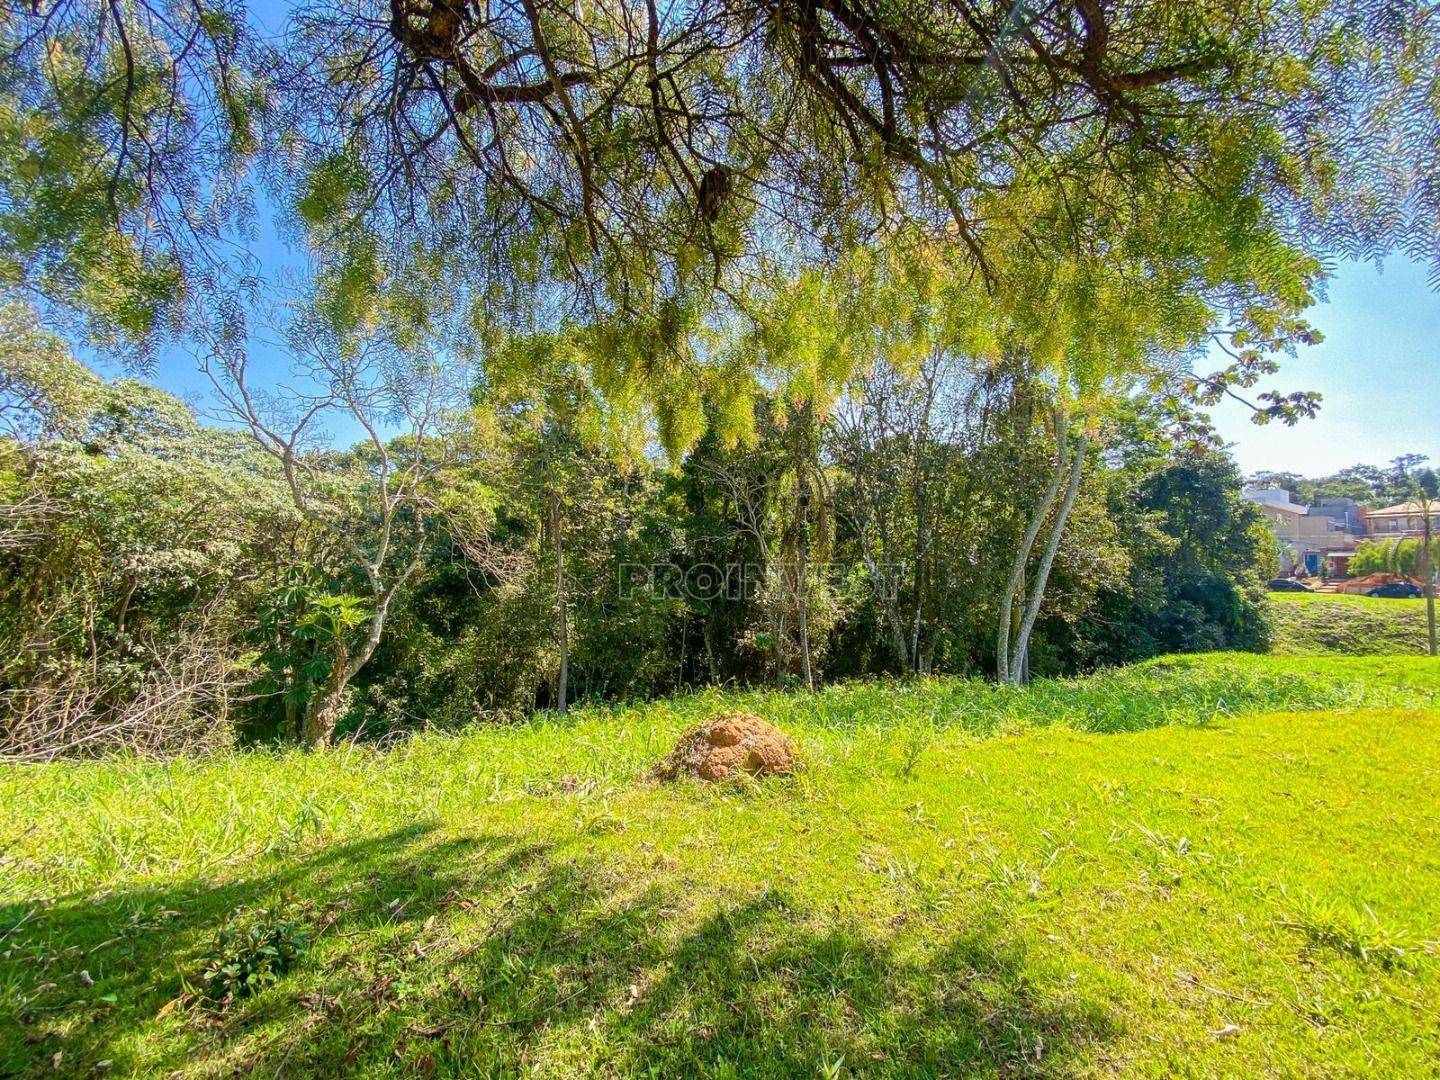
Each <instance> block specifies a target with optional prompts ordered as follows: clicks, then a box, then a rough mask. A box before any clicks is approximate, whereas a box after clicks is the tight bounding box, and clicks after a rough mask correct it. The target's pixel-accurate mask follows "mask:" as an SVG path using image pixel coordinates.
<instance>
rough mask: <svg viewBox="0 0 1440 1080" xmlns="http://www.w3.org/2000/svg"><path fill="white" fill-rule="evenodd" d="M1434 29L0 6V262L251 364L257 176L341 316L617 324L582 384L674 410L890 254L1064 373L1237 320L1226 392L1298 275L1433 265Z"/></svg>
mask: <svg viewBox="0 0 1440 1080" xmlns="http://www.w3.org/2000/svg"><path fill="white" fill-rule="evenodd" d="M1437 22H1440V18H1437V15H1436V11H1435V9H1434V7H1433V5H1428V4H1424V3H1419V2H1403V3H1398V4H1397V3H1393V2H1389V0H1363V2H1361V0H1356V2H1347V3H1307V4H1298V5H1297V4H1293V3H1289V2H1282V0H1245V2H1242V3H1219V2H1205V3H1193V2H1183V3H1181V2H1177V0H1143V2H1142V0H1136V2H1127V3H1117V2H1107V0H1080V2H1077V3H1069V2H1062V0H1048V2H1038V3H1026V4H1001V3H993V4H992V3H976V2H974V0H955V2H948V3H935V2H925V0H913V2H912V0H898V2H892V0H885V2H861V3H852V2H849V0H839V2H824V0H798V2H797V0H759V2H757V0H698V2H689V3H679V4H671V5H660V4H658V3H656V2H653V0H652V2H647V3H646V4H643V5H641V4H635V3H624V2H611V0H601V2H589V3H585V4H581V5H579V6H576V5H573V4H570V3H560V2H559V0H499V2H493V3H485V4H480V3H471V2H466V0H389V2H387V3H385V4H379V3H374V2H372V0H361V2H357V3H345V4H340V3H334V2H330V0H326V2H309V3H302V4H299V5H297V6H294V7H293V8H290V9H289V10H288V11H287V13H286V17H285V20H284V23H283V25H282V26H280V27H278V28H277V30H278V33H275V34H268V33H262V32H260V30H259V28H258V26H257V24H256V22H255V20H254V18H253V15H252V13H251V12H250V11H249V10H248V9H247V8H246V6H245V5H244V4H242V3H207V2H203V0H185V2H175V3H163V2H160V0H128V2H114V3H107V4H88V3H83V2H81V0H59V2H56V3H52V4H49V5H45V6H37V7H33V8H30V7H21V6H15V5H12V6H10V7H7V9H6V11H5V18H4V30H3V50H4V56H5V60H6V63H5V65H4V75H3V78H0V123H3V124H4V125H5V127H6V137H5V138H4V139H3V140H0V146H3V147H4V149H3V151H0V206H3V210H4V213H3V214H0V274H3V276H4V280H5V282H6V284H7V285H8V286H11V287H20V288H22V289H28V290H31V291H32V292H35V293H37V294H42V295H43V296H44V297H45V298H46V300H47V301H48V302H49V303H51V304H52V305H55V306H58V307H59V308H61V309H68V310H70V311H72V312H78V313H80V314H82V315H83V316H85V317H87V318H88V319H89V320H91V324H92V326H93V327H95V328H96V329H97V330H98V331H99V332H102V333H105V334H110V335H112V336H113V335H119V336H120V337H125V338H129V339H132V340H148V339H153V338H154V337H155V336H156V335H159V334H163V333H165V332H167V331H173V330H177V329H189V330H204V331H205V332H207V333H208V334H210V335H211V336H212V337H214V338H218V339H219V340H222V341H228V342H229V344H230V346H231V347H238V344H237V343H238V342H239V341H241V340H242V339H243V327H244V321H243V312H244V304H243V303H242V302H241V300H243V297H244V285H245V283H246V281H247V279H248V275H249V274H251V273H253V271H254V269H255V267H254V265H253V264H252V263H249V262H247V260H246V259H244V258H242V257H240V254H239V252H238V251H237V245H243V244H244V242H245V240H246V238H247V237H248V236H249V235H251V230H253V228H254V224H253V216H252V215H253V213H254V211H255V209H256V204H255V201H254V200H253V198H252V192H251V185H257V184H258V185H259V188H260V190H262V191H263V197H262V198H261V200H260V203H259V209H260V210H261V211H267V210H271V211H275V212H277V213H279V214H280V216H281V217H282V218H283V219H284V222H285V223H287V224H286V227H287V228H289V229H290V230H291V231H292V234H293V235H294V236H295V237H296V238H297V239H300V240H302V241H303V243H304V245H305V246H306V248H307V250H308V251H309V252H310V254H311V255H312V257H313V259H314V263H315V272H316V281H317V297H318V299H319V300H320V301H321V307H322V309H323V310H325V311H326V312H327V313H328V314H329V315H330V316H331V318H332V319H333V320H334V321H335V322H336V323H337V324H338V325H339V326H340V328H341V329H347V328H348V329H352V330H357V331H358V330H373V329H375V328H376V327H386V326H389V327H391V328H392V329H394V328H397V327H402V326H403V327H408V328H409V331H410V332H412V333H413V332H417V329H418V331H421V332H426V333H435V334H442V335H443V336H445V337H446V338H447V340H449V342H450V344H451V346H452V347H456V346H457V344H458V342H460V341H461V340H462V339H463V340H465V341H466V342H470V343H473V342H474V341H479V342H481V343H483V342H485V341H487V340H488V336H489V335H491V334H494V333H497V332H513V331H516V330H546V331H551V332H555V331H561V330H565V329H568V328H573V327H575V326H580V327H586V328H589V329H590V330H592V331H597V328H600V327H604V328H605V329H604V330H603V334H604V337H603V342H602V343H603V348H597V349H594V350H591V351H590V353H589V356H590V358H591V360H592V361H594V362H595V363H597V364H599V363H603V364H605V365H607V366H608V372H609V374H610V376H611V378H610V380H609V381H610V382H612V383H623V384H625V385H626V386H627V388H628V389H631V390H633V389H634V387H635V386H637V385H643V386H645V387H646V388H647V390H648V388H649V387H651V386H653V387H654V391H655V396H656V398H657V400H658V403H659V404H660V406H661V408H662V410H664V409H670V410H672V411H673V409H674V408H675V406H676V403H677V402H683V401H686V400H693V399H695V398H696V397H697V396H698V395H700V394H703V393H704V392H706V391H707V389H709V388H712V387H713V385H714V384H716V383H725V384H727V385H733V379H732V377H733V375H734V372H735V369H736V367H737V366H739V367H742V368H743V369H744V371H745V374H747V375H758V377H759V378H761V379H772V380H773V379H775V378H777V377H779V376H784V375H793V374H794V372H793V370H792V369H791V368H787V367H785V366H784V365H782V366H781V368H780V369H779V372H778V375H777V373H776V372H773V371H765V370H763V368H762V369H760V370H759V371H758V372H757V370H756V369H757V367H758V366H759V365H760V364H761V362H762V361H763V360H764V359H765V357H766V356H767V355H769V354H766V353H763V352H758V353H753V354H748V355H745V356H742V357H741V359H740V360H739V361H737V359H736V357H735V353H734V350H733V349H725V348H718V347H717V346H716V338H717V335H718V336H719V337H720V338H721V339H724V340H729V341H741V342H743V341H746V340H748V339H749V337H750V335H753V334H754V333H757V332H764V331H765V330H766V328H767V326H768V327H770V328H771V329H772V330H773V328H774V326H776V325H781V326H785V327H787V328H788V329H789V330H790V331H791V333H792V336H796V337H798V338H799V339H801V340H802V341H803V340H805V339H806V338H807V336H808V337H812V338H813V337H815V336H817V335H823V333H824V330H823V324H824V323H825V322H826V321H827V320H829V319H830V318H832V317H834V316H835V314H836V310H835V309H834V308H832V309H829V310H823V311H810V312H809V313H808V314H809V321H808V322H806V323H805V324H804V325H799V326H797V325H796V319H797V314H796V310H795V307H794V305H793V303H791V302H790V301H791V300H792V298H793V297H794V290H795V289H797V288H800V289H804V288H806V287H807V286H805V285H804V284H803V282H804V280H805V274H806V273H807V272H812V271H817V270H818V271H821V272H823V273H826V274H831V273H835V272H837V271H841V272H843V270H844V268H845V267H846V266H847V265H848V264H849V263H850V261H851V260H853V259H854V258H855V255H856V252H857V251H861V250H866V251H871V252H880V253H881V255H880V258H882V259H884V258H886V256H885V255H884V254H883V253H884V252H885V251H887V250H891V249H894V248H897V247H898V248H900V249H902V251H903V250H906V249H909V248H911V247H913V246H914V245H916V244H922V245H927V246H928V248H929V250H930V251H932V252H934V255H933V257H934V258H937V259H941V260H943V261H944V262H945V263H946V264H947V270H948V272H949V273H950V274H952V275H953V276H954V278H955V279H956V280H957V281H958V282H961V283H963V285H964V286H965V287H966V288H968V289H970V290H972V291H974V292H975V293H976V294H977V295H979V296H981V297H983V298H987V300H988V302H984V303H982V302H976V303H974V304H972V305H971V306H970V307H969V308H967V309H966V310H968V311H969V312H970V316H971V319H972V322H973V327H972V333H973V334H978V335H979V336H982V337H983V336H986V335H989V336H992V337H994V336H1003V337H1005V339H1006V341H1007V344H1008V345H1009V346H1010V347H1013V348H1020V349H1024V350H1033V351H1034V352H1036V353H1037V354H1039V355H1041V356H1042V358H1043V357H1045V356H1046V355H1050V356H1060V355H1063V356H1064V357H1065V362H1066V364H1068V365H1070V366H1071V367H1072V368H1080V367H1083V366H1085V365H1096V364H1103V363H1104V362H1109V363H1112V364H1118V363H1128V364H1131V365H1133V364H1134V363H1136V361H1137V358H1139V357H1141V356H1143V355H1144V354H1146V353H1147V352H1149V351H1151V350H1155V349H1169V350H1173V349H1174V348H1175V347H1176V346H1177V345H1185V344H1192V345H1193V344H1194V343H1196V342H1197V341H1200V340H1203V338H1204V336H1205V334H1206V333H1207V332H1217V331H1219V332H1238V333H1239V334H1240V339H1239V340H1238V341H1236V342H1234V343H1233V344H1234V346H1235V347H1236V350H1237V351H1236V365H1237V367H1236V369H1235V370H1233V371H1232V372H1231V373H1230V378H1231V379H1232V380H1235V379H1238V380H1243V379H1244V378H1246V377H1247V374H1249V373H1252V372H1253V370H1254V367H1255V365H1256V364H1259V363H1263V359H1262V358H1261V355H1260V354H1261V353H1262V352H1263V348H1257V345H1260V346H1264V345H1277V344H1278V345H1282V346H1283V344H1284V343H1285V341H1286V340H1288V338H1287V337H1286V335H1285V333H1284V331H1285V330H1287V329H1291V330H1293V329H1294V327H1293V325H1292V323H1291V322H1290V320H1291V319H1292V318H1293V315H1294V313H1295V311H1296V310H1298V309H1300V308H1303V306H1304V305H1305V304H1306V303H1308V301H1309V299H1310V297H1311V295H1312V289H1313V287H1314V284H1315V282H1316V281H1317V279H1318V278H1319V277H1320V276H1321V274H1322V263H1321V262H1319V261H1317V259H1323V258H1325V257H1329V256H1333V255H1337V254H1346V255H1362V256H1363V255H1372V256H1373V255H1379V254H1381V253H1383V252H1385V251H1388V250H1393V249H1395V248H1400V249H1403V250H1405V251H1407V252H1408V253H1409V254H1410V255H1412V256H1414V257H1417V258H1422V259H1428V260H1431V261H1432V262H1433V261H1434V260H1435V258H1436V256H1437V246H1436V230H1435V225H1436V220H1437V212H1436V211H1437V206H1440V192H1437V190H1436V189H1435V187H1434V185H1433V183H1431V182H1430V181H1429V179H1428V178H1429V177H1432V176H1433V175H1434V174H1435V172H1436V168H1435V166H1436V165H1437V162H1436V155H1437V153H1440V151H1437V146H1440V138H1437V134H1440V127H1437V112H1440V106H1437V102H1440V94H1437V92H1436V87H1437V81H1436V79H1437V67H1440V49H1437V47H1436V46H1437V33H1440V26H1437ZM900 257H901V258H907V257H908V256H905V255H903V254H902V255H901V256H900ZM797 281H798V282H800V283H801V284H799V285H797V284H796V283H797ZM422 283H423V286H422ZM226 297H229V298H230V300H231V302H228V303H227V302H225V299H226ZM777 310H778V314H777ZM1201 324H1204V325H1203V326H1202V325H1201ZM1197 327H1199V330H1197ZM397 332H398V331H397ZM597 332H599V331H597ZM1086 338H1093V339H1096V341H1098V342H1100V343H1101V344H1102V345H1103V348H1102V349H1099V350H1097V348H1096V347H1095V342H1093V341H1087V340H1085V339H1086ZM1097 351H1099V352H1103V353H1108V354H1109V357H1110V359H1109V361H1105V360H1104V358H1103V356H1097V355H1096V353H1097ZM792 359H793V357H792ZM805 374H806V375H807V376H813V375H814V371H813V370H812V371H811V372H807V373H805ZM1278 404H1283V403H1277V405H1278ZM740 411H743V410H736V412H737V414H738V413H739V412H740ZM678 441H681V442H684V441H686V440H683V439H682V440H678Z"/></svg>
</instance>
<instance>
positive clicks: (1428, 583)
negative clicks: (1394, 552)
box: [1420, 502, 1436, 656]
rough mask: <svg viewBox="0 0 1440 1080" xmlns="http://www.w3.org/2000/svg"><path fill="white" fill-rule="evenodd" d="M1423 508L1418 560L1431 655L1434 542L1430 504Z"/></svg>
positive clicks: (1433, 626)
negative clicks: (1422, 531) (1431, 551)
mask: <svg viewBox="0 0 1440 1080" xmlns="http://www.w3.org/2000/svg"><path fill="white" fill-rule="evenodd" d="M1424 509H1425V538H1424V540H1422V541H1421V547H1420V560H1421V565H1422V566H1423V567H1424V571H1423V574H1422V576H1421V578H1420V580H1421V583H1422V584H1423V586H1424V588H1425V621H1426V623H1427V624H1428V628H1429V632H1430V655H1431V656H1434V655H1436V653H1435V569H1434V567H1433V566H1431V564H1430V558H1431V556H1430V549H1431V545H1432V544H1434V542H1435V538H1434V534H1433V530H1432V528H1431V525H1430V504H1429V503H1428V502H1427V503H1426V504H1425V506H1424Z"/></svg>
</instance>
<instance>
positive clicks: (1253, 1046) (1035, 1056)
mask: <svg viewBox="0 0 1440 1080" xmlns="http://www.w3.org/2000/svg"><path fill="white" fill-rule="evenodd" d="M737 703H738V704H740V705H742V706H744V707H748V708H752V709H755V710H756V711H759V712H762V713H764V714H766V715H768V716H770V717H771V718H772V719H774V720H776V721H777V722H778V723H780V724H782V726H784V727H785V728H786V730H788V731H789V732H790V733H791V734H792V735H793V736H794V737H795V738H796V740H797V742H798V744H799V747H800V752H801V757H802V766H801V769H800V771H799V772H798V774H797V775H796V776H794V777H791V778H788V779H784V780H771V781H766V782H763V783H748V784H740V785H733V786H728V787H721V788H706V787H703V786H700V785H698V784H681V785H660V784H657V783H656V782H654V781H653V780H652V779H650V777H649V772H648V771H649V769H650V767H651V765H652V764H653V762H654V761H655V760H656V759H658V757H659V756H661V755H662V754H663V753H664V751H665V750H666V749H667V748H668V746H669V745H670V743H671V742H672V741H673V739H674V737H675V736H676V735H677V734H678V733H679V732H680V731H681V730H683V728H684V727H685V726H686V725H687V724H689V723H691V722H693V721H694V720H695V719H697V718H698V717H701V716H703V715H706V714H707V713H708V712H711V711H714V710H715V709H718V708H721V707H728V706H730V705H734V704H737ZM1437 706H1440V664H1437V663H1436V662H1435V661H1431V660H1426V659H1422V658H1416V659H1397V658H1378V659H1347V660H1331V659H1324V658H1320V659H1307V660H1286V659H1282V658H1265V657H1238V656H1218V657H1207V658H1194V659H1191V658H1186V659H1168V660H1163V661H1159V662H1155V663H1151V664H1146V665H1141V666H1140V667H1137V668H1133V669H1128V670H1125V671H1120V672H1113V673H1109V674H1106V675H1101V676H1096V677H1094V678H1091V679H1087V680H1077V681H1073V682H1051V683H1039V684H1037V685H1036V686H1034V687H1033V688H1030V689H1028V690H1025V691H1006V690H1000V689H996V688H993V687H986V686H983V685H982V684H978V683H973V682H967V681H963V680H939V679H937V680H930V681H927V682H924V683H919V684H915V685H913V686H908V687H907V686H895V685H885V684H873V685H871V684H860V685H852V686H845V687H838V688H833V689H830V690H826V691H824V692H821V693H819V694H815V695H780V694H760V695H744V696H741V697H739V698H731V697H725V696H723V695H718V694H703V695H697V696H695V697H691V698H686V699H683V700H680V701H676V702H668V703H656V704H652V705H647V706H642V707H637V708H635V709H631V710H622V709H607V710H594V711H582V712H580V713H579V714H577V715H575V716H574V717H572V718H571V719H570V720H568V721H560V720H556V719H539V720H536V721H534V722H530V723H526V724H523V725H517V726H515V727H512V728H505V729H495V728H490V729H478V730H475V731H473V732H469V733H466V734H462V735H459V736H439V735H435V736H424V737H420V738H417V739H415V740H413V741H411V742H409V743H406V744H403V745H400V746H397V747H395V748H393V749H390V750H388V751H380V750H370V749H364V748H355V749H347V748H341V749H338V750H335V751H331V752H328V753H324V754H314V755H304V754H299V753H283V754H270V753H250V754H235V755H229V756H224V757H219V758H213V759H209V760H205V761H199V762H175V763H168V764H143V763H136V762H108V763H99V764H90V765H82V766H74V765H55V766H45V767H40V768H24V769H22V768H10V769H7V770H4V771H0V807H3V814H0V847H3V849H4V854H3V858H4V867H3V872H0V1074H8V1073H19V1074H21V1075H25V1074H32V1073H33V1074H36V1075H55V1074H56V1073H57V1070H58V1073H59V1074H61V1075H63V1074H66V1073H71V1074H75V1075H86V1074H90V1073H92V1072H94V1071H96V1070H97V1069H98V1070H100V1071H101V1072H103V1073H105V1074H107V1075H112V1076H113V1075H125V1074H137V1075H169V1074H172V1073H179V1074H182V1075H228V1074H231V1073H234V1072H237V1071H252V1070H253V1071H254V1072H255V1074H256V1075H264V1076H272V1075H282V1076H310V1075H315V1076H332V1075H343V1074H355V1075H421V1076H425V1075H430V1076H445V1075H464V1076H485V1075H539V1076H557V1077H558V1076H565V1077H570V1076H584V1075H598V1076H612V1075H613V1076H637V1075H638V1076H667V1077H668V1076H688V1075H708V1076H735V1077H739V1076H745V1077H751V1076H827V1075H828V1076H850V1075H879V1076H961V1075H971V1074H977V1075H1005V1076H1013V1075H1030V1074H1037V1075H1040V1074H1046V1075H1049V1074H1054V1075H1095V1074H1106V1075H1109V1074H1114V1073H1116V1072H1121V1073H1127V1074H1136V1075H1157V1076H1158V1075H1192V1076H1214V1075H1249V1076H1258V1075H1317V1076H1319V1075H1326V1076H1328V1075H1343V1074H1368V1075H1377V1076H1419V1075H1433V1074H1434V1072H1435V1069H1436V1063H1437V1062H1440V708H1437ZM237 909H243V910H244V911H245V912H246V913H247V914H244V915H242V922H244V921H245V920H249V921H250V922H252V923H254V922H257V921H264V920H263V919H262V917H261V916H260V915H259V914H257V909H265V910H267V911H269V912H271V913H272V914H271V915H270V916H267V917H265V918H266V919H269V920H270V921H273V920H275V919H284V920H288V921H289V922H291V923H293V924H296V925H298V926H302V927H304V928H306V929H307V930H308V931H309V932H310V933H311V934H313V941H312V945H311V948H310V951H309V953H308V955H306V956H304V957H302V958H301V959H300V960H299V961H298V962H297V963H296V964H295V965H294V967H293V968H292V969H291V970H290V971H289V972H288V973H287V974H285V975H283V976H282V977H280V978H279V979H278V980H277V981H275V982H274V983H273V984H272V985H270V986H268V987H267V988H265V989H264V990H262V991H261V992H260V993H258V994H257V995H255V996H254V997H251V998H249V999H247V1000H245V1001H242V1002H238V1003H236V1004H234V1005H232V1006H230V1007H229V1008H228V1009H224V1010H215V1009H210V1008H205V1007H202V1006H201V1005H199V1004H196V1003H194V1002H191V1001H190V1000H189V996H188V995H187V992H186V985H187V980H190V981H193V980H194V979H195V978H196V976H197V974H198V971H199V969H200V967H201V966H202V963H203V960H202V957H203V954H204V953H205V952H206V950H207V948H208V947H209V946H210V944H211V942H212V941H213V940H214V938H215V934H216V932H217V929H218V928H219V927H220V926H222V925H223V924H224V923H225V922H226V920H227V919H228V918H229V917H230V916H231V915H232V913H234V912H235V911H236V910H237ZM105 1062H108V1064H107V1065H102V1064H101V1063H105Z"/></svg>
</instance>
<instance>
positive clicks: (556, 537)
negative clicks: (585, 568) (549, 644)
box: [550, 489, 570, 713]
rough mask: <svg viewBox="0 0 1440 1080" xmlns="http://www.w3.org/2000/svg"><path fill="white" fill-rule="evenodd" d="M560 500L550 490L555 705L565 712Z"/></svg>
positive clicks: (566, 642) (566, 633)
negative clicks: (557, 650)
mask: <svg viewBox="0 0 1440 1080" xmlns="http://www.w3.org/2000/svg"><path fill="white" fill-rule="evenodd" d="M560 525H561V522H560V500H559V498H558V497H557V496H556V494H555V492H554V490H553V489H552V490H551V492H550V539H551V542H552V543H553V544H554V545H555V620H556V630H557V633H558V636H559V638H560V676H559V678H558V679H557V680H556V687H555V707H556V708H557V709H558V710H559V711H560V712H562V713H563V712H565V710H566V709H567V708H568V707H569V702H568V700H567V699H568V696H569V682H570V613H569V610H568V608H567V605H566V601H565V545H564V542H563V539H564V538H563V536H562V535H561V528H560Z"/></svg>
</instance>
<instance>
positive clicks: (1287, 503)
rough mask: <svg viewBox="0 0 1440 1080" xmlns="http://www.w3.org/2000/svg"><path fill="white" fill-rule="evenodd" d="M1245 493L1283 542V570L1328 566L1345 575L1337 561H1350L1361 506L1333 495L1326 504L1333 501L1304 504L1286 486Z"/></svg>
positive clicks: (1317, 569)
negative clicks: (1294, 498)
mask: <svg viewBox="0 0 1440 1080" xmlns="http://www.w3.org/2000/svg"><path fill="white" fill-rule="evenodd" d="M1244 497H1245V499H1246V500H1247V501H1249V502H1252V503H1254V504H1255V505H1256V506H1257V507H1259V508H1260V513H1262V514H1263V515H1264V516H1265V520H1266V522H1267V523H1269V525H1270V531H1271V532H1273V533H1274V534H1275V539H1276V540H1278V541H1279V542H1280V570H1281V572H1282V573H1286V574H1288V573H1291V572H1292V571H1293V570H1294V569H1295V568H1296V567H1297V566H1299V567H1304V568H1305V571H1306V572H1307V573H1310V574H1318V573H1320V571H1321V569H1322V568H1325V569H1327V570H1329V571H1331V572H1336V573H1338V574H1340V575H1343V573H1344V571H1343V569H1339V568H1337V567H1336V565H1335V564H1336V562H1337V561H1344V562H1348V561H1349V557H1350V556H1351V555H1352V554H1354V550H1355V542H1356V540H1357V539H1358V538H1359V530H1358V526H1359V523H1360V516H1359V509H1358V507H1355V506H1354V505H1353V503H1351V500H1349V499H1343V500H1341V499H1332V500H1327V504H1333V505H1327V504H1322V505H1321V506H1319V507H1309V506H1301V505H1300V504H1299V503H1296V502H1293V501H1291V498H1290V492H1288V491H1286V490H1285V489H1284V488H1246V489H1245V491H1244ZM1345 503H1351V505H1350V506H1345V505H1343V504H1345ZM1352 512H1353V514H1354V517H1353V523H1352V517H1351V514H1352ZM1352 529H1355V531H1353V532H1352V531H1351V530H1352Z"/></svg>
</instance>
